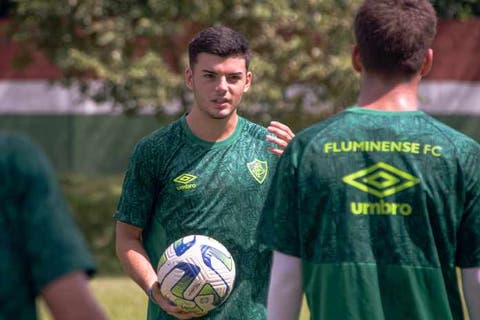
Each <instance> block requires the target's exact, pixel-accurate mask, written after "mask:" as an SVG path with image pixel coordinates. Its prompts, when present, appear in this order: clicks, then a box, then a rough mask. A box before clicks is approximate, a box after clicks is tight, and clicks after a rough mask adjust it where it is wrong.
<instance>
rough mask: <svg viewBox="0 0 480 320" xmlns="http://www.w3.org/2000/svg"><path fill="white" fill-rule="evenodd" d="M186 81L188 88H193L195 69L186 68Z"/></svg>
mask: <svg viewBox="0 0 480 320" xmlns="http://www.w3.org/2000/svg"><path fill="white" fill-rule="evenodd" d="M184 82H185V85H186V86H187V88H189V89H191V90H193V71H192V69H190V67H187V68H186V69H185V74H184Z"/></svg>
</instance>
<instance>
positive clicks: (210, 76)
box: [185, 53, 252, 119]
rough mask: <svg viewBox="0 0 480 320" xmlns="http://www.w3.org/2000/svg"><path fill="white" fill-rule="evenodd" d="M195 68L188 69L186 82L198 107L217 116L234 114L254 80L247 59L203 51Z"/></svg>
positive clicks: (216, 117) (213, 116)
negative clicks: (247, 68) (225, 56)
mask: <svg viewBox="0 0 480 320" xmlns="http://www.w3.org/2000/svg"><path fill="white" fill-rule="evenodd" d="M191 68H193V69H191ZM191 68H188V69H187V70H186V72H185V84H186V85H187V87H188V88H190V89H192V90H193V94H194V96H195V104H194V108H198V111H200V112H202V113H204V114H206V115H208V116H210V117H212V118H214V119H225V118H227V117H229V116H230V115H232V114H234V113H235V112H236V109H237V106H238V104H239V103H240V101H241V100H242V96H243V93H244V92H246V91H247V90H248V88H249V87H250V82H251V80H252V74H251V72H247V70H246V65H245V58H243V57H241V56H231V57H227V58H224V57H219V56H216V55H213V54H208V53H200V54H199V55H198V57H197V62H196V63H195V65H194V66H191Z"/></svg>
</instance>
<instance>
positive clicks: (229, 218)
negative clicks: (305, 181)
mask: <svg viewBox="0 0 480 320" xmlns="http://www.w3.org/2000/svg"><path fill="white" fill-rule="evenodd" d="M267 134H268V132H267V130H266V129H265V128H263V127H261V126H259V125H256V124H254V123H251V122H249V121H247V120H245V119H244V118H242V117H239V120H238V122H237V126H236V129H235V131H234V133H233V134H232V135H231V136H229V137H228V138H227V139H226V140H223V141H220V142H216V143H212V142H207V141H204V140H201V139H200V138H198V137H197V136H195V135H194V134H193V133H192V132H191V131H190V129H189V127H188V125H187V123H186V120H185V116H183V117H181V118H180V119H179V120H177V121H175V122H173V123H171V124H170V125H168V126H167V127H164V128H160V129H158V130H157V131H155V132H153V133H152V134H150V135H148V136H147V137H145V138H143V139H142V140H141V141H140V142H139V143H138V144H137V146H136V147H135V150H134V152H133V154H132V156H131V159H130V163H129V167H128V170H127V173H126V177H125V181H124V185H123V191H122V195H121V199H120V202H119V205H118V211H117V213H116V214H115V217H116V219H118V220H120V221H122V222H125V223H128V224H132V225H135V226H138V227H140V228H143V237H144V247H145V249H146V251H147V253H148V256H149V258H150V261H151V262H152V264H153V267H154V268H155V269H156V267H157V263H158V260H159V258H160V256H161V255H162V253H163V251H164V250H165V249H166V247H167V246H168V245H169V244H170V243H172V242H174V241H175V240H177V239H179V238H181V237H183V236H186V235H191V234H201V235H207V236H210V237H213V238H214V239H216V240H218V241H220V242H221V243H222V244H223V245H224V246H225V247H226V248H227V249H228V250H229V251H230V253H231V254H232V256H233V258H234V261H235V263H236V272H237V275H236V280H235V285H234V288H233V291H232V293H231V295H230V297H229V298H228V299H227V301H226V302H225V303H223V304H222V305H221V306H220V307H219V308H217V309H215V310H213V311H211V312H210V313H209V314H208V315H207V316H205V317H202V318H201V319H238V320H246V319H252V320H253V319H265V318H266V308H265V304H266V293H267V287H268V274H269V271H270V259H271V251H269V250H267V248H266V247H265V246H262V245H260V244H259V243H258V241H257V240H256V238H255V235H256V228H257V224H258V220H259V216H260V213H261V210H262V207H263V203H264V201H265V198H266V194H267V190H268V187H269V185H270V180H271V179H270V177H271V175H272V174H273V171H274V168H275V164H276V162H277V156H275V155H273V154H271V153H270V152H269V151H268V147H269V146H273V145H272V144H270V143H268V142H267V141H265V136H266V135H267ZM148 319H150V320H153V319H155V320H157V319H173V318H172V317H170V316H168V315H167V314H166V313H164V312H163V310H161V309H160V308H159V307H158V306H157V305H155V304H153V303H152V302H149V308H148Z"/></svg>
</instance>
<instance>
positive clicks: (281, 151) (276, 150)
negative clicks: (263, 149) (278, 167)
mask: <svg viewBox="0 0 480 320" xmlns="http://www.w3.org/2000/svg"><path fill="white" fill-rule="evenodd" d="M268 151H270V152H271V153H273V154H275V155H277V156H281V155H282V154H283V149H278V148H268Z"/></svg>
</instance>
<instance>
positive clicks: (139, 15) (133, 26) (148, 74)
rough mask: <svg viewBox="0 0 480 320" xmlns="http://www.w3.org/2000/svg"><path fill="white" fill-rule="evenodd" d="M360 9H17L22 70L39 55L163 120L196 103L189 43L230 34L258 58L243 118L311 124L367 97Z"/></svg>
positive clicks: (281, 0)
mask: <svg viewBox="0 0 480 320" xmlns="http://www.w3.org/2000/svg"><path fill="white" fill-rule="evenodd" d="M359 2H360V0H353V1H347V0H262V1H256V0H123V1H115V0H64V1H55V0H17V1H15V5H14V10H13V15H12V16H13V19H12V20H13V21H12V22H13V23H12V24H11V27H12V28H11V30H12V35H13V37H14V38H15V39H16V40H17V41H20V42H21V43H23V45H24V51H23V54H22V55H19V57H18V59H17V60H18V61H20V62H22V61H23V62H26V61H28V57H29V54H30V53H31V52H32V51H33V50H38V49H39V50H41V51H43V52H44V53H45V54H46V56H47V57H48V58H49V59H50V60H51V61H52V62H53V63H54V64H55V65H56V66H58V67H59V68H60V69H61V71H62V73H63V76H64V77H63V78H62V81H63V82H64V83H65V84H67V85H72V84H75V85H78V86H79V88H80V89H81V90H82V92H84V94H85V95H86V96H88V97H91V98H93V99H94V100H96V101H98V102H105V101H109V102H113V103H114V104H115V105H116V106H117V107H118V108H121V109H122V110H123V111H125V112H127V113H129V112H133V113H135V112H138V111H141V110H143V109H153V110H155V111H156V112H157V113H160V114H161V113H162V112H165V111H166V110H167V109H168V106H171V105H173V106H177V107H179V108H178V109H175V110H177V111H178V112H183V111H185V110H186V109H187V108H188V106H189V104H190V103H191V99H192V98H191V94H190V92H189V91H188V90H187V89H186V88H185V86H184V85H183V71H184V68H185V67H186V63H187V58H186V47H187V42H188V40H189V39H190V38H191V36H193V34H194V33H196V32H197V31H198V30H200V29H201V28H203V27H207V26H210V25H227V26H230V27H232V28H234V29H237V30H239V31H241V32H243V33H244V34H245V35H246V36H247V38H248V39H249V41H250V45H251V48H252V51H253V60H252V71H253V73H254V85H253V87H252V88H251V90H250V92H249V93H248V94H247V95H246V97H245V100H244V103H243V106H242V110H246V111H247V112H249V113H257V114H262V115H267V117H271V116H273V117H276V118H282V115H285V114H288V116H289V117H292V116H296V117H302V116H304V117H307V118H310V117H311V115H312V114H325V113H331V112H333V111H336V109H338V108H341V107H342V106H345V105H347V104H349V103H351V102H352V101H353V99H354V96H355V94H356V92H357V81H356V76H355V74H354V72H353V71H352V69H351V67H350V50H351V45H352V31H351V23H352V19H353V16H354V10H355V9H356V7H357V5H358V3H359ZM432 3H433V4H434V6H435V8H436V10H437V12H438V14H439V16H440V17H443V18H452V17H455V18H456V17H465V16H470V15H475V14H479V13H480V4H479V2H478V0H461V1H458V0H455V1H454V0H432ZM92 78H95V79H97V80H99V81H95V82H92V81H91V79H92ZM92 84H93V85H92ZM172 103H173V104H172ZM297 120H301V119H297Z"/></svg>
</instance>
